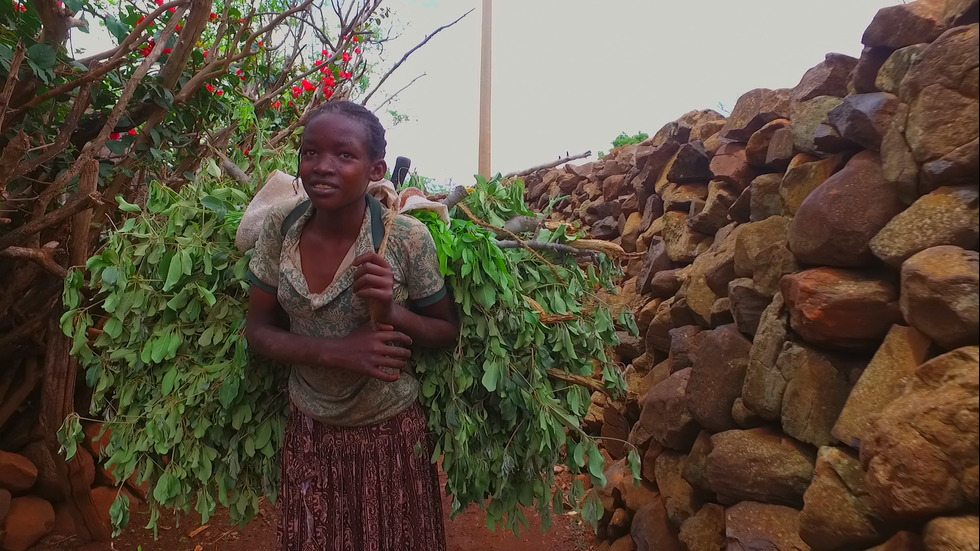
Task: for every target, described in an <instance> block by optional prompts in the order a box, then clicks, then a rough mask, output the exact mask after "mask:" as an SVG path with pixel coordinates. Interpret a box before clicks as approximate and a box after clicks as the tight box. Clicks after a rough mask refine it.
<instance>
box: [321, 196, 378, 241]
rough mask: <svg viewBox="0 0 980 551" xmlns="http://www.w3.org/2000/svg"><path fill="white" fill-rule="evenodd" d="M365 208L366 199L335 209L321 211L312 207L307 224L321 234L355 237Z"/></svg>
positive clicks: (358, 231)
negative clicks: (311, 213) (311, 214)
mask: <svg viewBox="0 0 980 551" xmlns="http://www.w3.org/2000/svg"><path fill="white" fill-rule="evenodd" d="M366 210H367V202H366V201H357V202H355V203H354V204H352V205H349V206H347V207H345V208H343V209H338V210H336V211H323V210H317V209H315V208H314V210H313V216H312V217H311V218H310V221H309V222H308V224H310V225H311V226H312V227H313V228H314V229H315V230H316V232H317V233H320V234H322V235H329V236H336V237H342V238H350V237H355V238H356V237H357V235H358V234H359V233H360V231H361V224H363V222H364V214H365V211H366Z"/></svg>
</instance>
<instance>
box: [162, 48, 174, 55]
mask: <svg viewBox="0 0 980 551" xmlns="http://www.w3.org/2000/svg"><path fill="white" fill-rule="evenodd" d="M173 51H174V49H173V48H164V49H163V55H170V54H172V53H173Z"/></svg>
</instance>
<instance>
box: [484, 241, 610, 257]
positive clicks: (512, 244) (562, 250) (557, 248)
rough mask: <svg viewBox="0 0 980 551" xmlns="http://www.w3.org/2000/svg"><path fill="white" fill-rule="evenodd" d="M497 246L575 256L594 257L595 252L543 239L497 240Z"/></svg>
mask: <svg viewBox="0 0 980 551" xmlns="http://www.w3.org/2000/svg"><path fill="white" fill-rule="evenodd" d="M495 244H496V245H497V248H500V249H523V248H531V249H534V250H536V251H550V252H553V253H559V254H570V255H574V256H589V257H593V256H594V253H593V252H592V251H587V250H585V249H576V248H575V247H569V246H568V245H563V244H561V243H545V242H542V241H524V242H517V241H510V240H507V241H497V243H495Z"/></svg>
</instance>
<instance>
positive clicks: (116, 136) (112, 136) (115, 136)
mask: <svg viewBox="0 0 980 551" xmlns="http://www.w3.org/2000/svg"><path fill="white" fill-rule="evenodd" d="M121 137H122V135H121V134H120V133H119V132H113V133H112V134H109V139H110V140H118V139H119V138H121Z"/></svg>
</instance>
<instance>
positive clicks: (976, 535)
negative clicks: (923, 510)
mask: <svg viewBox="0 0 980 551" xmlns="http://www.w3.org/2000/svg"><path fill="white" fill-rule="evenodd" d="M977 528H978V519H977V516H976V515H971V516H962V517H940V518H935V519H932V520H930V521H929V523H928V524H926V528H925V530H923V531H922V539H923V540H924V541H925V546H926V551H965V550H967V549H969V550H975V549H980V531H978V530H977Z"/></svg>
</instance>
